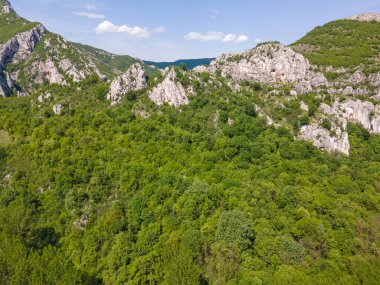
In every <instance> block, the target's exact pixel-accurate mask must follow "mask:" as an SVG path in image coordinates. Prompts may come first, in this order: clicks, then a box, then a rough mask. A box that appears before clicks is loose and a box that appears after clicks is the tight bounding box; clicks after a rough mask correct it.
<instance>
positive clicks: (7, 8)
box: [0, 0, 15, 14]
mask: <svg viewBox="0 0 380 285" xmlns="http://www.w3.org/2000/svg"><path fill="white" fill-rule="evenodd" d="M1 2H4V4H1ZM14 12H15V10H14V9H13V7H12V5H11V3H9V1H7V0H3V1H0V14H10V13H14Z"/></svg>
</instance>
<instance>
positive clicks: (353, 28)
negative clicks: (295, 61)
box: [292, 19, 380, 71]
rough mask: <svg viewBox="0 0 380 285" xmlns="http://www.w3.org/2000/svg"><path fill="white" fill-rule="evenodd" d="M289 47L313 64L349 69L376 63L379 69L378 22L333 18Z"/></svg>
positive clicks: (379, 24)
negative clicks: (335, 19) (334, 19)
mask: <svg viewBox="0 0 380 285" xmlns="http://www.w3.org/2000/svg"><path fill="white" fill-rule="evenodd" d="M292 47H293V48H294V49H295V50H296V51H299V52H301V53H302V54H304V55H305V56H306V57H307V58H308V59H309V60H310V61H311V62H312V63H313V64H315V65H319V66H325V67H327V66H333V67H336V68H339V67H344V68H349V69H352V68H356V67H358V66H359V65H362V66H366V68H371V67H374V66H375V65H376V66H377V69H379V63H380V23H379V22H376V21H371V22H363V21H358V20H349V19H346V20H339V21H334V22H331V23H328V24H326V25H324V26H322V27H318V28H316V29H314V30H313V31H311V32H309V33H308V34H307V35H306V36H305V37H303V38H301V39H300V40H298V41H297V42H295V43H294V44H293V45H292ZM379 71H380V70H379Z"/></svg>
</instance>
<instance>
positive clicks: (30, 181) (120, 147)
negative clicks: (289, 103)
mask: <svg viewBox="0 0 380 285" xmlns="http://www.w3.org/2000/svg"><path fill="white" fill-rule="evenodd" d="M77 87H79V88H80V89H81V90H82V91H77V90H78V89H79V88H77ZM104 87H105V84H104V83H101V82H98V81H97V80H96V79H95V78H93V79H89V80H86V81H85V82H82V83H80V84H79V85H78V86H76V85H73V86H72V87H65V88H62V87H58V86H56V87H54V86H52V87H48V90H46V91H49V92H51V93H54V94H56V96H57V100H66V102H67V104H65V103H63V105H64V111H63V114H62V115H54V114H53V112H52V111H51V104H52V103H49V102H44V103H40V102H39V101H38V100H36V97H33V98H29V97H28V98H5V99H3V100H0V104H1V105H0V106H1V107H0V110H1V112H0V114H1V118H0V122H1V124H0V129H2V130H3V133H2V136H1V147H0V154H1V160H2V163H1V177H3V178H2V182H1V189H2V190H1V198H0V203H1V211H0V234H1V239H0V240H1V243H0V260H1V262H0V272H1V274H0V276H1V278H2V281H1V282H2V283H3V284H82V283H84V284H103V283H104V284H122V283H127V284H153V283H160V284H161V283H164V284H207V283H208V284H227V283H228V284H376V283H377V269H378V268H379V266H380V261H379V235H380V215H379V211H378V210H379V206H380V200H379V198H380V196H379V191H380V162H379V161H380V138H379V137H378V136H373V135H370V134H369V133H368V131H366V130H364V129H363V128H362V127H360V126H358V125H350V126H349V128H350V129H351V130H352V132H351V137H350V140H351V142H352V151H351V156H350V157H349V158H347V157H344V156H334V155H330V156H329V155H326V154H323V153H321V152H320V151H319V150H317V149H316V148H315V147H313V146H312V145H311V144H309V143H307V142H301V141H296V140H294V136H293V135H292V133H291V132H289V130H287V129H285V128H278V129H274V128H273V127H269V126H268V125H267V123H266V120H265V119H264V118H260V117H258V116H257V113H256V112H255V110H254V108H253V107H252V104H253V103H254V102H260V100H261V97H262V95H261V94H262V93H263V92H264V91H262V90H259V88H258V86H257V85H255V88H254V89H255V90H257V91H254V90H253V89H252V91H251V92H245V93H242V94H240V93H236V92H233V93H231V92H230V91H229V89H228V87H227V86H225V87H222V88H209V89H208V90H207V91H205V90H204V91H202V93H201V94H202V96H197V97H194V98H193V99H192V100H191V103H190V105H189V106H183V107H181V110H182V111H181V112H178V110H176V109H173V108H171V107H169V106H163V107H160V108H159V107H156V106H154V105H153V104H152V103H150V102H149V100H148V98H147V97H146V95H144V92H142V93H131V94H130V95H129V96H128V98H129V99H128V100H125V101H123V103H122V104H120V105H118V106H117V107H114V108H111V109H110V108H109V107H108V103H107V102H106V100H105V92H106V90H107V89H105V88H104ZM226 94H228V102H227V101H226ZM142 108H144V109H142ZM142 111H144V112H145V113H146V114H149V116H148V118H142V117H140V116H139V115H136V114H138V113H141V112H142ZM289 112H290V110H289ZM232 121H233V123H231V122H232ZM4 131H5V132H4ZM8 136H9V137H10V138H11V140H9V139H8Z"/></svg>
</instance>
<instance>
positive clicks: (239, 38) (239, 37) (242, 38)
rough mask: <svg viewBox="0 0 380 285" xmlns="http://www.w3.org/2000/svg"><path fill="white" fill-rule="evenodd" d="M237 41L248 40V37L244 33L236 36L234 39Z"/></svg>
mask: <svg viewBox="0 0 380 285" xmlns="http://www.w3.org/2000/svg"><path fill="white" fill-rule="evenodd" d="M235 41H236V42H237V43H242V42H246V41H248V37H247V36H246V35H241V36H238V37H237V38H236V40H235Z"/></svg>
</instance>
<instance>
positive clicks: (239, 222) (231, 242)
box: [215, 211, 253, 250]
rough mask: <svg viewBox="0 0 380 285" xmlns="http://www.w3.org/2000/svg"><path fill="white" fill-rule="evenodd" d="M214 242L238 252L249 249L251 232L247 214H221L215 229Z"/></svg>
mask: <svg viewBox="0 0 380 285" xmlns="http://www.w3.org/2000/svg"><path fill="white" fill-rule="evenodd" d="M215 240H216V241H219V242H221V243H224V244H225V245H227V246H233V247H236V248H238V249H240V250H246V249H248V248H250V246H251V245H252V240H253V231H252V225H251V222H250V220H249V218H248V217H247V214H246V213H244V212H240V211H231V212H222V214H221V215H220V218H219V223H218V227H217V229H216V233H215Z"/></svg>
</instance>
